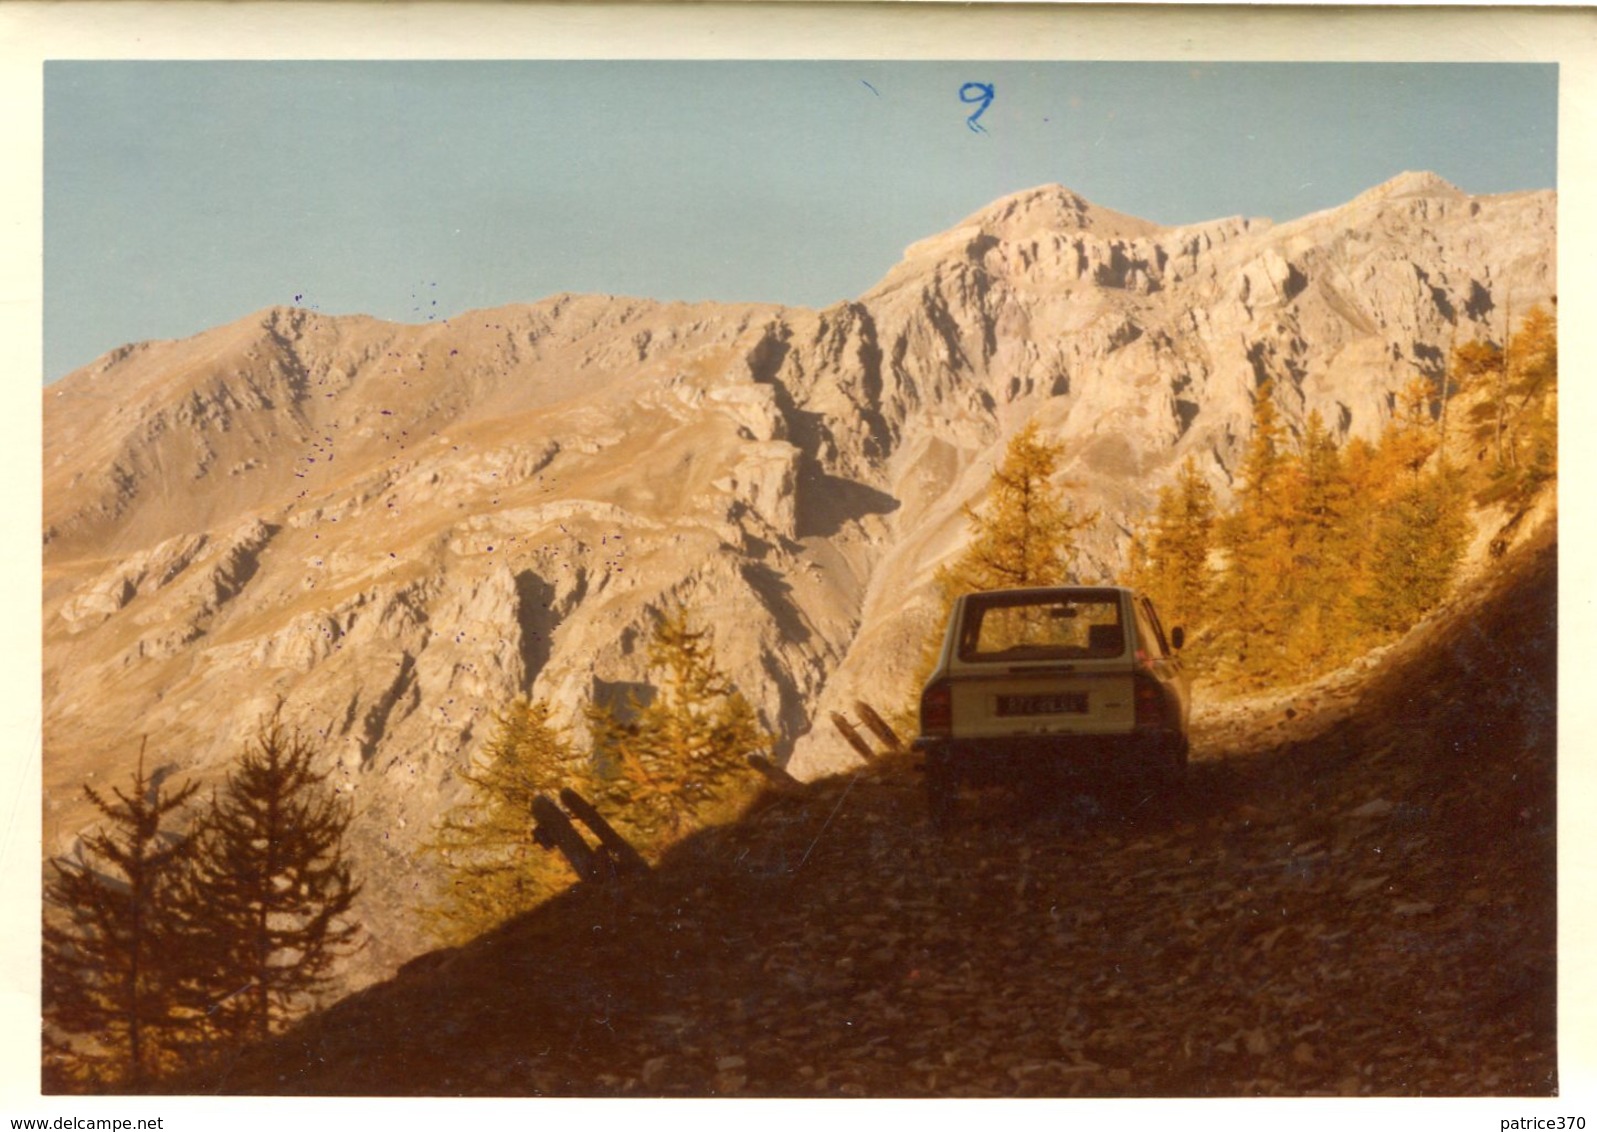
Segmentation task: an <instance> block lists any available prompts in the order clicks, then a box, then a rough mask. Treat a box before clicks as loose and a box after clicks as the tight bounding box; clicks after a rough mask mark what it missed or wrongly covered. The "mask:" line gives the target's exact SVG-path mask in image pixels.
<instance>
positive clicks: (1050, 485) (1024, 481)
mask: <svg viewBox="0 0 1597 1132" xmlns="http://www.w3.org/2000/svg"><path fill="white" fill-rule="evenodd" d="M1063 462H1064V446H1063V445H1061V444H1057V443H1054V442H1052V441H1049V440H1047V439H1045V438H1044V437H1043V436H1042V430H1041V429H1040V428H1039V427H1038V425H1037V423H1036V422H1035V421H1032V422H1030V423H1028V424H1027V425H1026V426H1025V427H1024V428H1022V429H1021V430H1020V431H1019V432H1018V433H1016V434H1015V435H1014V437H1013V438H1011V439H1010V441H1009V444H1008V446H1007V447H1006V448H1005V450H1004V458H1003V460H1002V461H1001V462H1000V463H999V466H998V469H997V470H996V471H995V472H994V473H993V477H992V479H991V480H990V481H989V482H988V484H987V490H986V494H985V497H984V498H983V500H982V503H981V505H980V506H979V507H975V506H972V505H970V504H968V503H967V504H965V505H964V507H963V508H962V509H961V510H962V512H963V514H964V516H965V521H966V523H967V524H968V530H969V532H970V537H969V541H968V542H967V543H966V545H965V548H964V550H963V551H962V552H961V553H960V555H959V556H958V557H957V558H956V559H955V560H954V561H953V562H952V563H950V564H948V565H946V566H943V567H941V568H939V569H938V571H937V574H936V580H935V584H936V587H937V596H938V616H937V621H936V625H935V627H934V628H933V630H932V632H931V634H929V635H928V637H927V638H926V641H925V643H924V644H923V645H922V648H921V655H920V658H919V662H918V663H917V665H916V668H915V672H914V676H913V678H912V680H913V687H912V688H911V689H910V690H909V691H910V697H909V704H910V706H909V707H907V708H906V709H904V710H902V711H900V712H898V713H895V715H894V722H895V723H897V724H898V725H899V727H900V728H901V729H902V728H906V727H907V728H908V729H910V730H913V728H914V720H915V717H916V714H917V711H918V705H919V700H920V691H921V686H922V685H923V684H924V683H925V682H926V680H927V678H928V677H930V675H931V672H932V668H933V667H934V666H935V664H936V662H937V651H938V647H939V646H940V644H941V642H942V635H943V628H944V625H945V623H946V622H947V620H948V614H949V611H950V610H951V609H952V608H953V604H954V599H955V598H957V597H958V596H959V595H960V594H962V593H973V592H977V591H981V590H997V589H1011V588H1014V587H1016V586H1056V585H1064V584H1067V583H1068V582H1069V581H1070V579H1071V574H1072V572H1073V571H1074V569H1075V564H1076V536H1077V535H1078V534H1080V533H1081V532H1082V531H1084V530H1086V529H1087V528H1089V527H1090V526H1091V525H1092V524H1093V523H1095V522H1096V521H1097V518H1098V516H1097V514H1096V513H1091V514H1087V515H1080V514H1078V513H1077V512H1076V509H1075V507H1074V506H1073V505H1072V504H1071V502H1070V499H1069V496H1068V495H1067V494H1066V491H1065V486H1062V485H1060V484H1058V483H1056V482H1055V479H1056V478H1057V476H1058V474H1059V467H1060V465H1061V464H1062V463H1063ZM1066 486H1067V485H1066Z"/></svg>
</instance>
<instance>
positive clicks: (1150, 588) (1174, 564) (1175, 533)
mask: <svg viewBox="0 0 1597 1132" xmlns="http://www.w3.org/2000/svg"><path fill="white" fill-rule="evenodd" d="M1216 521H1217V515H1216V510H1215V502H1214V489H1213V488H1212V487H1210V486H1209V481H1208V480H1206V479H1204V477H1203V475H1202V473H1201V472H1199V471H1198V465H1197V462H1196V461H1195V460H1193V459H1192V458H1191V457H1190V456H1189V457H1188V458H1187V459H1186V461H1185V462H1184V463H1183V464H1182V465H1181V471H1180V473H1179V474H1178V475H1177V476H1176V479H1175V482H1173V483H1169V484H1166V485H1165V486H1164V487H1162V488H1160V489H1159V502H1158V504H1157V506H1156V507H1155V509H1154V514H1153V519H1152V522H1151V524H1150V526H1149V529H1148V531H1147V532H1146V533H1145V534H1142V535H1139V536H1137V539H1136V542H1137V548H1138V549H1137V550H1136V551H1134V552H1133V565H1132V568H1131V570H1130V571H1128V575H1127V582H1128V584H1130V585H1133V586H1136V587H1137V588H1138V589H1141V590H1143V591H1144V592H1145V593H1147V594H1148V595H1149V596H1150V597H1152V598H1153V601H1154V604H1155V605H1156V606H1158V607H1159V611H1160V613H1161V614H1163V617H1164V620H1165V621H1166V622H1167V623H1169V624H1170V625H1182V626H1184V627H1186V629H1187V630H1188V633H1189V639H1192V637H1193V636H1195V635H1196V633H1197V631H1198V630H1199V629H1200V627H1201V626H1202V625H1203V624H1205V623H1206V622H1207V620H1208V613H1209V610H1208V605H1209V601H1210V598H1211V593H1212V590H1213V586H1214V577H1213V570H1212V568H1211V567H1210V565H1209V556H1210V552H1211V551H1212V550H1213V548H1214V537H1215V523H1216ZM1189 655H1190V653H1189Z"/></svg>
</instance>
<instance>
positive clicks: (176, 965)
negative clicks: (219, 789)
mask: <svg viewBox="0 0 1597 1132" xmlns="http://www.w3.org/2000/svg"><path fill="white" fill-rule="evenodd" d="M197 788H198V787H197V786H196V785H195V784H193V783H186V784H184V785H182V786H179V787H178V788H177V789H175V790H173V791H170V792H167V791H165V790H164V789H163V783H162V782H161V781H160V779H159V778H158V777H147V776H146V775H145V773H144V756H143V752H142V751H141V752H140V755H139V762H138V767H137V769H136V770H135V771H134V772H133V779H132V782H131V783H130V786H129V789H127V790H126V791H123V790H122V789H120V788H113V789H112V795H113V798H114V800H112V799H107V798H106V797H105V796H104V795H102V794H101V793H99V792H98V791H96V790H95V789H94V788H93V787H90V786H85V787H84V788H83V790H84V793H85V794H86V795H87V796H88V799H89V801H90V802H91V803H92V804H93V805H94V808H95V809H96V810H98V811H99V812H100V814H101V816H102V817H103V818H104V819H105V820H106V823H107V824H106V825H105V826H103V827H101V828H99V829H97V830H95V831H94V832H92V833H90V834H89V835H87V836H86V837H85V838H84V839H83V841H82V845H81V849H80V850H79V852H78V853H76V854H74V855H73V856H71V857H58V858H55V859H54V860H52V861H51V862H50V867H51V870H52V872H53V874H54V875H53V876H51V877H49V878H48V879H47V881H46V883H45V887H44V902H45V920H44V931H43V972H44V986H43V992H44V993H43V1007H44V1019H45V1023H46V1030H47V1034H46V1036H47V1048H48V1049H49V1051H50V1054H51V1056H50V1064H52V1065H53V1066H54V1067H55V1074H56V1075H55V1081H56V1082H57V1083H59V1084H62V1085H63V1086H70V1087H90V1088H94V1087H105V1088H116V1087H122V1088H138V1087H140V1086H142V1085H143V1084H144V1083H145V1082H146V1081H148V1080H149V1079H150V1078H151V1077H152V1076H153V1075H155V1074H156V1073H158V1072H160V1071H162V1070H163V1069H165V1068H168V1067H169V1066H171V1065H172V1064H173V1057H174V1055H175V1054H178V1053H181V1052H182V1051H183V1050H184V1049H185V1048H186V1047H187V1046H188V1045H189V1043H190V1042H191V1041H192V1038H193V1034H194V1032H195V1029H196V1025H197V1021H196V1018H195V1016H194V1015H193V1014H192V1013H191V1012H189V1011H188V1010H186V1009H185V1008H184V1005H183V994H182V985H183V982H184V980H185V978H186V977H187V975H188V972H187V970H186V969H185V967H184V965H183V959H184V957H185V955H186V949H185V948H183V947H181V946H180V945H179V942H180V940H181V937H182V932H183V919H182V910H181V907H180V902H179V899H178V893H179V891H180V885H179V881H180V877H181V875H182V871H183V869H184V868H185V866H186V865H187V863H188V861H189V858H190V855H191V852H192V849H193V845H192V843H191V842H190V841H189V840H188V839H187V838H186V837H185V836H183V835H182V834H180V833H177V832H174V831H173V830H171V829H169V828H168V823H169V821H170V819H171V818H172V817H173V816H174V815H176V814H177V813H178V812H179V811H180V810H181V809H182V807H183V806H184V805H185V804H186V803H187V802H188V800H189V799H190V798H191V797H193V795H194V793H195V791H196V789H197ZM51 1031H53V1033H52V1032H51ZM74 1038H76V1039H80V1040H78V1041H75V1040H74ZM83 1038H87V1039H88V1041H87V1042H86V1043H85V1042H83V1041H81V1039H83Z"/></svg>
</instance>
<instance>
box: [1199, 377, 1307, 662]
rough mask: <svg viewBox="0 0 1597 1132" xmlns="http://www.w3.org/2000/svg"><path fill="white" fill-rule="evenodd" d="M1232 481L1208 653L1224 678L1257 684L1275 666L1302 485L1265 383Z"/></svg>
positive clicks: (1256, 397)
mask: <svg viewBox="0 0 1597 1132" xmlns="http://www.w3.org/2000/svg"><path fill="white" fill-rule="evenodd" d="M1238 480H1239V482H1238V486H1237V491H1236V499H1235V505H1234V507H1233V508H1232V510H1231V511H1230V513H1228V514H1227V515H1226V516H1225V517H1224V518H1223V519H1222V520H1221V522H1220V523H1219V528H1218V532H1219V543H1220V546H1221V547H1222V548H1223V550H1224V551H1225V567H1224V570H1223V578H1222V582H1221V585H1220V587H1219V592H1220V593H1221V594H1222V595H1223V600H1222V602H1221V603H1220V605H1219V607H1218V608H1217V609H1216V611H1215V613H1216V626H1217V630H1216V633H1215V647H1216V652H1217V654H1218V656H1217V659H1218V660H1220V661H1222V662H1223V664H1224V667H1225V669H1226V670H1227V671H1228V672H1230V673H1231V674H1232V675H1233V676H1235V677H1238V678H1242V679H1247V680H1253V681H1255V682H1257V681H1260V680H1269V679H1272V678H1274V677H1275V676H1276V675H1277V674H1278V672H1279V669H1280V666H1281V664H1282V663H1283V649H1282V639H1283V638H1282V630H1283V629H1284V627H1285V624H1286V621H1287V608H1286V603H1287V594H1286V579H1287V578H1288V576H1289V575H1290V572H1291V570H1292V564H1293V560H1294V557H1295V554H1296V548H1295V542H1296V540H1297V537H1298V534H1299V528H1298V524H1297V521H1296V520H1297V514H1298V502H1299V495H1300V489H1301V486H1302V485H1301V481H1300V479H1299V478H1298V477H1297V476H1296V475H1295V474H1294V469H1293V466H1292V463H1291V458H1290V453H1289V452H1288V450H1287V447H1286V428H1285V426H1284V425H1283V424H1282V422H1281V415H1280V413H1279V411H1278V410H1277V409H1276V406H1275V399H1274V397H1273V395H1272V390H1271V386H1270V384H1269V383H1268V382H1266V383H1264V384H1262V385H1260V386H1259V388H1258V389H1257V390H1256V391H1255V394H1254V402H1253V426H1252V432H1251V434H1250V436H1249V439H1248V446H1247V448H1246V450H1245V451H1244V453H1243V457H1242V464H1241V469H1240V472H1239V476H1238Z"/></svg>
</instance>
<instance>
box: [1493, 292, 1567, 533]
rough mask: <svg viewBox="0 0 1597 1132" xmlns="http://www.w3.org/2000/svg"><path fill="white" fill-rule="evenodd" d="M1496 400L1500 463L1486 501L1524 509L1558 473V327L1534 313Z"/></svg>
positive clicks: (1513, 349)
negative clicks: (1488, 499)
mask: <svg viewBox="0 0 1597 1132" xmlns="http://www.w3.org/2000/svg"><path fill="white" fill-rule="evenodd" d="M1505 368H1506V370H1507V374H1506V378H1505V380H1504V381H1503V383H1502V386H1501V389H1500V391H1499V394H1498V401H1499V405H1498V406H1497V434H1498V444H1497V460H1496V464H1495V467H1494V468H1493V472H1492V476H1491V479H1490V484H1489V487H1488V489H1487V493H1486V494H1487V496H1488V498H1496V499H1503V500H1506V501H1507V502H1508V503H1509V504H1510V505H1511V506H1516V507H1518V506H1524V505H1525V504H1527V503H1528V502H1529V501H1530V500H1531V499H1532V498H1533V497H1534V496H1535V495H1536V493H1537V492H1538V491H1539V490H1540V489H1541V487H1542V486H1543V485H1544V484H1546V483H1547V482H1549V481H1550V480H1551V479H1552V478H1553V477H1554V475H1555V474H1556V472H1557V466H1558V465H1557V462H1558V437H1557V402H1558V325H1557V322H1556V320H1555V319H1554V318H1553V316H1552V315H1551V314H1549V313H1548V312H1547V310H1546V309H1544V308H1542V307H1540V306H1537V307H1532V308H1531V310H1530V311H1529V312H1528V313H1527V314H1526V315H1525V320H1524V322H1522V323H1521V324H1520V329H1519V332H1518V333H1517V334H1515V335H1514V337H1513V340H1512V342H1511V344H1510V351H1509V355H1508V359H1507V362H1506V366H1505Z"/></svg>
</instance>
